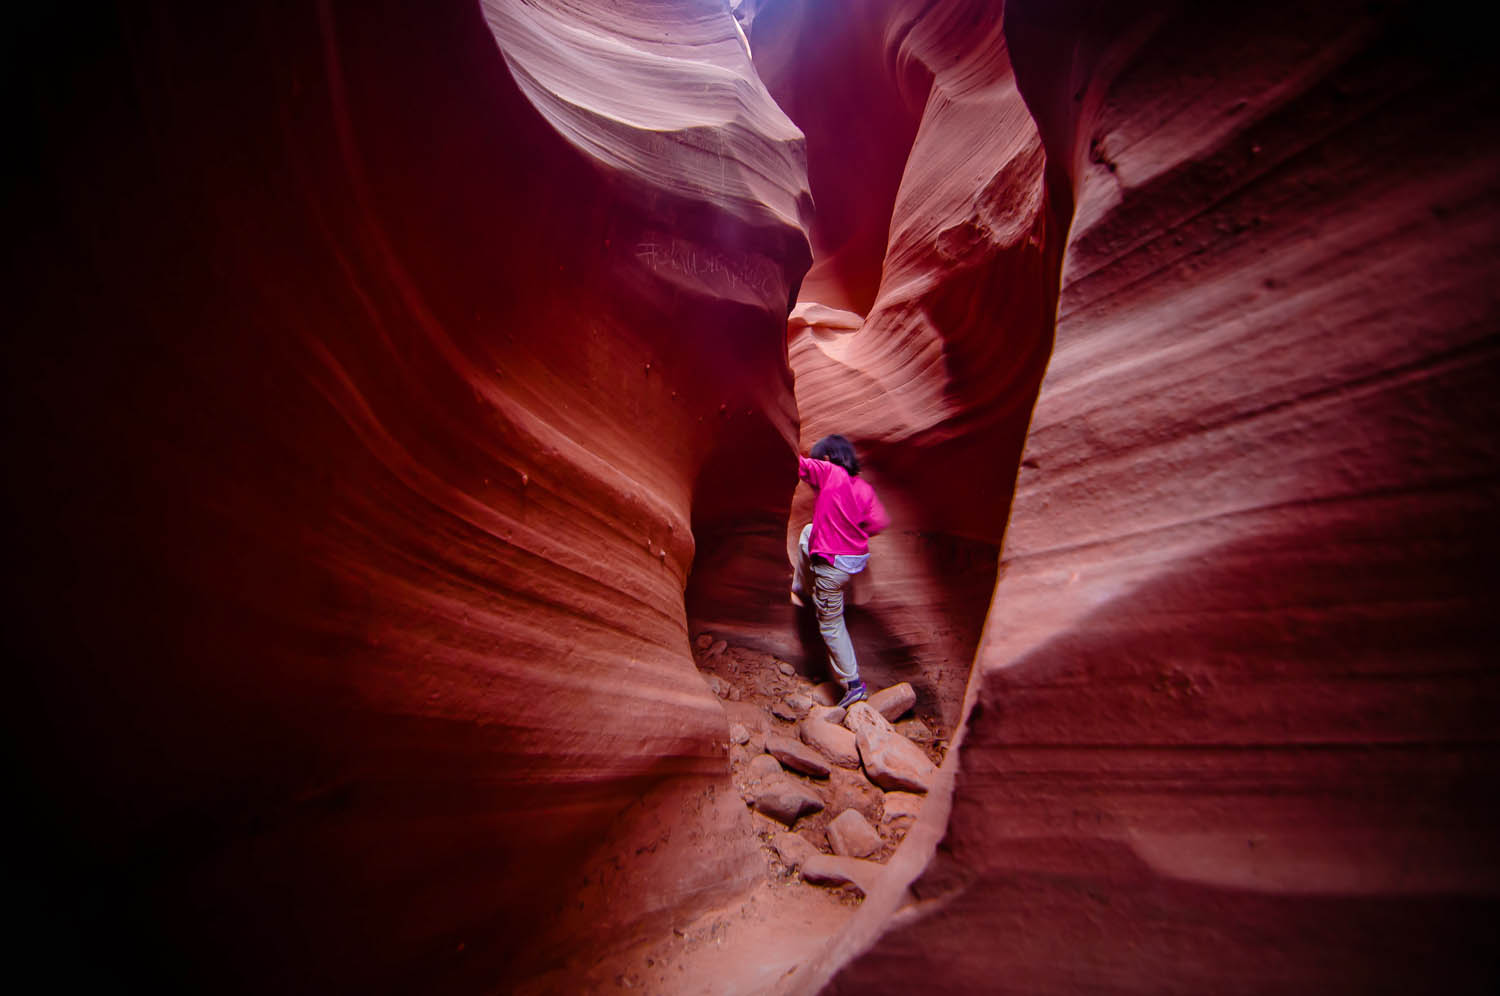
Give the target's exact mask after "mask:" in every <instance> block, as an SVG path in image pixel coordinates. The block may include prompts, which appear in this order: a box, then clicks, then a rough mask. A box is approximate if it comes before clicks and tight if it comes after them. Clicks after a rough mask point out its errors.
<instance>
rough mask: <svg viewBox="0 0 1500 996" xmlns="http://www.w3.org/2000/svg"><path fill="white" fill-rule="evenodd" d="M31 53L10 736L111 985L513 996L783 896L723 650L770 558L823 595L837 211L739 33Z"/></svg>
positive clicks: (713, 29) (180, 32) (415, 27)
mask: <svg viewBox="0 0 1500 996" xmlns="http://www.w3.org/2000/svg"><path fill="white" fill-rule="evenodd" d="M20 31H21V33H20V36H19V37H20V38H21V40H22V41H23V43H24V44H25V45H26V46H28V47H30V49H31V51H32V52H33V53H34V54H35V55H36V59H35V61H34V64H33V65H31V66H28V67H21V68H22V69H23V76H22V78H21V82H20V84H19V85H18V86H17V87H16V88H14V89H15V92H16V93H18V94H19V96H20V98H21V100H22V101H23V103H24V105H25V107H24V113H23V115H22V122H23V136H24V140H23V141H21V142H20V143H19V147H20V148H21V149H23V150H24V151H23V153H22V155H23V156H24V157H25V158H23V159H22V160H21V169H22V171H23V175H24V178H25V183H24V184H23V189H24V194H25V195H26V201H27V203H25V204H24V205H22V207H23V214H22V217H21V225H20V228H19V230H18V231H17V232H16V233H15V234H14V235H13V239H12V242H13V245H15V246H18V247H21V252H20V253H18V256H19V258H18V259H17V260H16V261H15V265H14V266H13V267H11V268H9V269H10V270H11V272H13V273H14V274H15V275H16V276H18V277H19V278H20V280H19V283H20V286H19V287H18V290H17V295H16V296H15V297H14V298H13V300H15V301H17V302H18V303H19V315H14V314H13V317H12V333H13V334H12V335H10V336H8V337H7V344H6V349H7V356H6V381H7V385H6V398H7V407H8V418H7V424H8V426H9V432H8V436H9V437H10V438H9V442H8V451H9V453H10V455H11V461H10V472H9V473H8V475H7V480H8V487H7V491H8V500H9V509H10V515H8V516H7V523H8V533H7V537H8V542H7V549H8V550H10V551H11V558H10V565H9V566H10V569H11V572H12V575H13V591H12V592H11V600H12V616H13V618H14V620H15V623H14V625H12V626H11V627H8V630H9V631H8V633H7V646H8V647H9V648H10V653H8V654H7V656H8V657H9V659H10V660H12V661H14V662H17V663H18V664H20V665H21V670H20V679H21V680H20V682H19V684H18V685H17V686H16V687H15V688H13V689H12V695H11V696H10V700H11V702H12V710H13V711H14V712H20V713H22V715H19V716H16V717H14V722H13V723H11V724H9V728H10V730H11V733H12V737H11V739H12V741H13V742H12V744H11V746H12V748H13V749H14V750H15V752H16V753H17V754H18V759H19V761H20V763H21V764H22V765H23V767H24V769H25V770H26V772H27V773H28V776H29V777H28V779H27V783H26V785H25V790H26V792H27V795H26V800H25V801H26V803H27V807H26V812H28V813H30V814H32V815H33V816H34V817H35V819H34V821H33V823H31V824H28V826H27V829H28V830H29V831H31V832H32V833H33V835H34V837H35V840H36V842H37V846H38V847H41V848H42V851H41V858H42V859H41V860H38V861H37V862H36V867H37V868H38V869H45V870H46V873H47V874H48V875H49V876H50V879H49V881H47V882H46V884H45V886H41V885H38V888H37V890H36V895H37V896H38V897H39V898H38V899H37V900H36V902H38V903H40V904H41V906H40V910H39V912H37V914H36V916H35V918H34V920H35V922H36V924H37V927H38V930H37V933H38V935H39V936H40V937H43V938H45V939H46V940H47V941H48V943H49V944H56V945H62V946H64V947H68V946H71V945H74V944H77V945H78V946H79V947H80V948H81V949H83V950H82V951H81V953H74V952H71V951H64V952H59V955H60V957H59V959H58V962H57V963H58V964H60V965H61V966H62V969H61V970H62V971H64V972H69V971H76V972H86V971H87V970H88V969H89V968H90V967H92V966H101V967H103V968H105V969H107V970H108V971H109V972H110V975H111V978H112V979H115V980H117V981H120V982H123V983H127V984H133V983H137V982H139V983H142V984H147V985H150V986H151V987H153V988H159V987H167V988H170V987H172V986H175V985H181V986H183V987H185V988H189V989H192V990H194V991H205V990H206V991H218V990H223V989H225V988H230V989H234V988H245V989H248V990H253V991H274V990H281V989H288V990H296V991H307V990H309V989H311V990H330V991H348V990H363V991H370V990H372V989H373V990H384V989H401V990H420V991H433V990H438V991H442V990H469V989H475V988H484V989H486V990H489V989H494V988H496V987H500V988H506V987H507V986H508V984H509V982H512V981H514V980H517V979H521V978H526V977H529V976H534V975H535V974H536V973H538V972H541V971H543V970H547V969H549V968H550V967H552V966H554V965H556V964H557V963H558V962H560V961H561V960H562V959H564V958H565V957H567V956H572V955H575V954H580V953H581V954H582V955H583V956H584V957H588V958H595V957H597V956H598V954H599V952H601V951H603V950H607V949H608V948H609V947H610V946H611V945H615V944H619V943H622V942H623V941H625V940H628V939H629V938H631V937H633V936H636V935H638V934H639V933H641V932H642V931H646V930H652V931H662V930H665V929H666V927H667V925H668V924H669V923H670V918H671V917H674V916H683V915H691V913H692V912H693V911H694V910H695V909H699V908H701V907H702V906H704V905H705V904H707V903H710V902H712V901H715V900H718V899H722V898H724V897H725V896H727V895H731V894H733V892H734V890H735V889H736V888H738V887H739V886H740V885H742V884H743V883H744V882H745V881H747V880H748V879H749V878H750V877H751V876H752V875H756V874H759V873H760V871H761V865H760V864H759V862H760V860H761V859H760V857H759V855H758V852H757V851H756V850H755V847H754V842H753V838H751V836H750V834H749V822H748V818H747V816H746V814H745V811H744V807H743V805H742V803H741V802H740V801H739V799H738V796H737V795H736V794H735V793H734V792H733V791H732V790H731V789H730V787H729V784H728V779H727V765H726V762H725V754H724V749H725V747H724V743H723V738H724V726H725V721H724V714H723V711H722V709H721V707H720V705H719V703H718V702H717V700H716V699H715V698H714V697H713V696H712V695H710V694H709V692H708V691H707V689H706V687H705V686H704V684H703V683H702V681H701V680H700V679H699V677H698V675H697V674H696V672H695V669H694V667H693V663H692V660H691V657H690V654H689V642H688V638H687V624H686V615H685V612H684V608H683V604H684V591H685V588H686V587H687V579H688V576H689V571H690V569H691V567H692V565H693V563H694V560H695V557H696V558H697V559H699V560H700V561H702V560H704V559H707V560H708V561H709V562H711V563H724V562H725V561H726V560H728V559H729V558H728V557H727V556H725V555H722V554H720V553H718V552H716V547H717V545H718V544H720V543H721V542H722V541H723V537H724V536H725V535H726V534H728V533H729V532H731V531H738V532H739V533H744V534H748V535H750V536H752V537H756V538H758V543H759V548H760V550H761V551H762V554H761V560H762V562H766V563H769V562H770V561H771V560H778V561H779V560H780V559H781V557H782V550H781V544H782V534H783V532H784V529H785V522H786V515H787V503H788V501H789V498H790V495H791V492H792V485H793V480H794V473H795V470H794V467H795V465H794V461H793V456H792V451H793V446H794V443H795V438H796V425H797V420H796V415H795V409H794V405H793V401H792V392H791V376H790V371H789V370H788V367H787V363H786V353H785V345H784V339H783V331H784V322H785V317H786V312H787V308H788V302H789V301H790V300H791V299H792V298H793V297H794V296H795V294H796V289H797V286H798V283H799V281H800V279H801V275H802V273H803V272H804V271H805V269H806V267H807V265H808V262H809V251H808V246H807V237H806V234H805V224H806V218H805V215H806V212H807V210H808V207H809V203H808V191H807V183H806V172H805V169H806V167H805V163H804V151H803V147H802V140H801V136H800V134H799V133H798V131H797V130H796V128H795V127H794V126H793V125H792V124H791V122H790V121H788V120H787V119H786V117H785V116H784V115H783V114H782V113H781V112H780V111H779V110H778V109H777V107H776V105H775V104H774V103H773V102H772V101H771V99H770V98H769V96H768V95H767V94H766V92H765V90H764V88H763V87H762V86H760V85H759V84H758V83H757V82H756V79H755V74H754V71H753V69H752V68H751V65H750V62H749V54H748V51H747V49H746V48H745V44H744V41H743V38H742V37H741V33H740V31H739V29H738V28H737V27H736V25H735V23H734V21H733V20H732V18H731V17H730V16H729V14H728V13H727V11H724V10H721V9H718V8H717V7H715V6H714V5H706V4H700V3H687V2H684V3H660V2H656V3H649V4H647V3H640V4H629V3H626V4H611V5H608V8H607V9H605V7H604V6H603V5H599V7H598V9H597V10H592V11H591V10H590V9H589V8H588V7H587V6H586V5H582V6H581V5H577V4H570V3H565V2H562V0H559V2H556V3H527V4H521V3H512V2H500V0H496V2H491V3H486V4H484V5H483V8H482V9H481V8H480V7H479V6H476V5H472V4H470V3H463V2H457V3H454V2H441V3H437V4H433V3H399V2H398V3H396V4H386V5H381V6H380V7H379V8H370V7H368V6H367V5H359V4H347V3H336V2H334V3H322V4H317V5H306V4H280V3H272V4H239V5H223V4H213V5H208V6H204V5H201V4H158V5H155V6H153V7H152V8H151V10H149V11H147V12H142V13H139V14H137V13H134V12H124V11H115V12H113V13H110V14H108V15H107V16H102V17H100V18H98V19H96V20H93V21H89V22H87V27H79V26H77V25H74V24H72V23H71V22H70V23H68V24H64V23H63V21H62V19H61V18H57V19H55V20H54V19H51V18H50V16H49V15H27V17H26V19H25V20H24V21H23V23H22V25H21V29H20ZM752 546H753V544H752ZM736 549H740V547H737V548H736ZM737 555H738V556H748V557H750V559H751V561H752V563H753V562H754V555H755V551H754V549H751V550H750V551H749V553H747V554H737ZM728 566H729V567H733V564H730V565H728ZM776 574H777V576H778V579H779V575H780V568H779V567H777V569H776ZM704 577H710V578H711V575H710V574H709V573H708V572H704ZM627 862H628V863H627ZM29 895H30V894H29V893H28V896H29ZM584 934H587V936H588V943H587V944H586V945H583V946H582V947H580V946H579V943H578V940H577V938H578V937H579V936H582V935H584ZM41 950H43V951H45V950H50V949H49V948H42V949H41Z"/></svg>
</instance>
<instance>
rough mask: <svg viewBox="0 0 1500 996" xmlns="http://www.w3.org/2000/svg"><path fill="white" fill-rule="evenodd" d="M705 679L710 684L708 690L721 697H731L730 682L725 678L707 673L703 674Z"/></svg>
mask: <svg viewBox="0 0 1500 996" xmlns="http://www.w3.org/2000/svg"><path fill="white" fill-rule="evenodd" d="M703 680H704V681H705V682H706V683H707V684H708V690H709V691H711V692H713V693H714V694H715V695H717V696H718V697H719V698H721V699H727V698H729V693H730V691H731V686H730V684H729V682H727V681H725V680H724V679H723V678H721V677H719V676H718V675H716V674H705V675H704V676H703Z"/></svg>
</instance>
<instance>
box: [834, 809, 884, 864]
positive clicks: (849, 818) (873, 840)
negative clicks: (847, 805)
mask: <svg viewBox="0 0 1500 996" xmlns="http://www.w3.org/2000/svg"><path fill="white" fill-rule="evenodd" d="M825 832H826V833H827V834H828V843H829V844H831V845H832V846H833V853H835V854H842V855H845V856H846V857H851V858H867V857H869V856H870V855H872V854H874V853H875V852H876V851H878V850H880V843H881V841H880V834H878V833H876V832H875V828H874V827H872V826H870V822H869V821H868V820H866V819H865V818H864V817H863V816H862V815H860V812H859V810H857V809H846V810H844V811H843V812H842V813H840V814H838V815H837V816H835V817H834V818H833V821H832V822H830V823H829V824H828V829H827V830H826V831H825Z"/></svg>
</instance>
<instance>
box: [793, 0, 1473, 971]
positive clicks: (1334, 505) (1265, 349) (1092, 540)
mask: <svg viewBox="0 0 1500 996" xmlns="http://www.w3.org/2000/svg"><path fill="white" fill-rule="evenodd" d="M1006 18H1007V23H1006V29H1005V35H1006V40H1007V42H1008V43H1009V47H1010V51H1011V53H1012V56H1013V59H1014V61H1015V63H1016V75H1017V79H1018V82H1019V85H1020V88H1021V90H1022V92H1023V93H1024V94H1025V95H1026V98H1027V102H1028V105H1029V106H1030V107H1031V108H1032V109H1033V110H1034V112H1035V113H1036V116H1037V121H1038V130H1039V132H1040V134H1041V135H1042V137H1043V139H1044V141H1045V146H1046V149H1047V155H1048V161H1049V163H1050V164H1053V166H1055V169H1052V168H1051V167H1049V176H1051V177H1053V179H1054V186H1053V187H1052V190H1053V192H1054V193H1055V194H1056V195H1057V196H1058V197H1059V198H1061V197H1062V196H1063V195H1064V194H1066V193H1068V192H1069V191H1070V190H1071V196H1072V197H1074V198H1076V203H1077V216H1076V219H1075V221H1074V224H1073V230H1072V236H1071V239H1070V242H1069V247H1068V253H1067V259H1066V263H1065V267H1064V270H1063V285H1062V290H1061V298H1060V306H1059V317H1058V323H1057V347H1056V351H1055V353H1054V355H1053V357H1052V360H1051V364H1050V367H1049V369H1048V371H1047V377H1046V381H1045V382H1044V383H1043V385H1042V388H1041V393H1040V398H1039V400H1038V402H1037V406H1036V411H1035V415H1034V418H1033V420H1032V424H1031V430H1030V434H1029V436H1028V438H1027V443H1026V452H1025V460H1024V462H1023V464H1022V470H1021V473H1020V477H1019V481H1018V483H1017V486H1016V492H1015V499H1014V504H1013V509H1012V514H1011V519H1010V524H1009V529H1008V532H1007V535H1006V538H1005V547H1004V558H1003V561H1002V563H1001V568H1000V580H999V583H998V585H997V587H996V590H995V595H994V601H993V604H992V606H991V608H990V611H989V615H988V620H987V623H986V630H985V638H984V641H983V644H982V646H981V647H980V651H979V655H978V660H977V674H976V677H975V681H974V683H973V685H972V686H971V696H970V702H969V704H970V707H971V710H972V711H971V712H970V713H969V726H968V731H967V734H966V738H965V740H964V741H963V745H962V751H961V759H960V764H959V766H958V780H957V787H956V790H955V792H954V796H953V812H952V820H951V823H950V824H949V832H948V835H947V839H946V840H945V841H944V843H943V844H942V846H941V848H940V849H939V851H938V853H937V858H936V860H935V861H934V863H933V864H932V865H931V866H930V867H929V869H928V871H927V872H926V874H925V875H924V876H923V877H922V878H921V879H920V880H919V881H918V882H916V883H915V884H914V886H913V890H914V892H915V894H916V895H917V896H918V897H919V898H921V899H923V900H927V902H925V903H923V904H921V905H918V906H916V907H913V908H912V910H911V911H910V914H909V916H908V917H906V918H904V919H903V920H902V921H901V922H900V926H898V927H897V928H896V929H894V930H892V931H890V932H888V933H887V934H886V935H885V936H884V937H882V938H881V939H880V940H878V941H877V942H875V943H874V945H873V946H872V947H870V949H869V950H868V951H867V952H866V953H865V954H864V955H863V956H862V957H860V958H859V959H857V960H856V961H854V962H853V963H852V964H850V965H849V966H848V967H846V968H845V969H844V970H843V972H842V973H841V974H839V975H838V977H837V978H836V980H835V981H834V983H833V984H832V985H831V986H830V988H829V991H831V992H850V993H854V992H859V993H867V992H872V991H874V992H895V991H904V989H905V987H908V986H910V985H913V984H916V982H917V980H921V985H922V986H923V987H926V988H931V989H932V990H934V991H947V992H979V991H984V992H1024V993H1074V992H1080V991H1109V992H1138V993H1164V992H1174V993H1197V992H1208V991H1212V992H1245V993H1251V992H1266V991H1285V992H1387V991H1388V992H1405V991H1414V990H1415V991H1442V992H1483V991H1489V990H1490V989H1491V988H1492V987H1493V985H1494V983H1495V980H1496V978H1497V977H1500V973H1497V965H1496V962H1495V956H1494V951H1495V950H1496V949H1495V927H1494V924H1495V922H1496V919H1495V914H1496V912H1497V910H1496V906H1497V902H1496V897H1497V895H1500V863H1497V861H1496V859H1495V852H1494V849H1493V848H1492V847H1491V846H1490V845H1489V839H1490V837H1491V836H1492V834H1491V831H1490V828H1491V827H1492V826H1493V825H1494V821H1495V817H1496V806H1495V802H1494V799H1495V788H1496V781H1497V779H1496V774H1497V762H1500V752H1497V743H1496V738H1495V724H1494V719H1493V717H1494V715H1495V710H1496V706H1497V700H1500V679H1497V675H1496V671H1495V667H1494V654H1493V651H1492V648H1493V646H1494V645H1495V639H1496V624H1495V619H1496V608H1497V605H1496V597H1495V591H1496V588H1495V585H1494V583H1493V565H1494V563H1495V561H1496V555H1497V553H1500V543H1497V529H1496V527H1495V525H1494V509H1495V504H1496V491H1497V484H1500V481H1497V477H1496V467H1497V466H1500V461H1497V445H1496V443H1495V439H1496V429H1497V427H1500V425H1497V423H1500V418H1497V416H1500V409H1497V401H1496V398H1497V390H1496V389H1497V387H1500V384H1497V381H1500V365H1497V347H1496V338H1495V333H1496V324H1497V318H1500V309H1497V305H1496V298H1495V294H1494V290H1493V268H1494V263H1493V261H1494V259H1495V258H1496V249H1497V246H1496V231H1497V228H1496V217H1497V204H1496V187H1495V183H1494V178H1495V176H1496V175H1497V166H1500V163H1497V152H1500V146H1497V141H1496V136H1497V135H1500V130H1497V129H1496V127H1495V125H1496V108H1497V102H1496V96H1497V93H1496V82H1495V77H1494V74H1493V73H1492V72H1491V71H1490V70H1489V69H1488V68H1487V67H1486V66H1485V63H1484V61H1483V60H1484V59H1485V57H1484V56H1482V54H1481V53H1480V51H1479V46H1478V45H1477V44H1475V43H1473V42H1471V41H1470V40H1469V39H1468V38H1467V37H1466V36H1465V33H1464V32H1463V31H1461V30H1455V29H1454V25H1453V24H1452V23H1450V22H1447V21H1445V20H1443V19H1442V18H1435V17H1429V15H1428V13H1427V12H1426V11H1421V12H1419V11H1417V10H1416V9H1415V8H1413V7H1409V6H1406V5H1391V4H1382V5H1365V4H1342V5H1340V4H1335V5H1322V6H1321V7H1320V8H1319V9H1318V10H1317V11H1315V12H1314V11H1309V10H1308V9H1307V8H1306V7H1304V6H1302V5H1292V4H1278V5H1273V6H1272V7H1270V8H1265V7H1258V8H1256V9H1255V10H1253V11H1251V10H1249V9H1248V8H1247V9H1245V10H1244V11H1239V10H1234V11H1227V10H1220V9H1214V10H1209V9H1207V8H1201V9H1200V8H1196V7H1195V8H1188V7H1186V6H1182V7H1178V6H1176V5H1166V4H1162V5H1151V4H1146V5H1136V6H1135V7H1134V8H1132V9H1131V10H1129V11H1121V10H1111V11H1103V10H1096V9H1095V8H1094V6H1093V5H1087V4H1066V3H1065V4H1051V3H1048V4H1044V3H1039V2H1029V0H1013V2H1012V3H1010V4H1008V5H1007V14H1006ZM809 143H810V145H812V143H813V139H812V135H811V132H810V133H809ZM815 175H816V174H815ZM814 192H815V194H816V193H817V189H816V184H815V186H814ZM894 230H895V228H894V226H893V231H894ZM930 266H931V268H932V269H933V270H937V269H939V263H938V260H937V259H936V258H933V259H932V260H931V262H930ZM872 320H873V318H872ZM860 335H861V336H862V335H864V333H863V332H861V333H860ZM799 374H800V370H799ZM798 387H799V394H800V393H801V391H802V390H803V385H802V383H801V381H800V380H799V385H798ZM867 913H870V914H871V915H880V914H879V913H877V912H876V911H873V910H872V911H867Z"/></svg>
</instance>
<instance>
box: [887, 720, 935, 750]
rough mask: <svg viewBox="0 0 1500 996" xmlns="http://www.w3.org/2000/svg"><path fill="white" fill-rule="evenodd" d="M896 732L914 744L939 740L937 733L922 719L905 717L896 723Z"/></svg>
mask: <svg viewBox="0 0 1500 996" xmlns="http://www.w3.org/2000/svg"><path fill="white" fill-rule="evenodd" d="M896 732H897V733H899V734H901V735H902V736H903V737H905V738H906V739H908V740H910V741H911V742H912V743H914V744H930V743H935V742H936V741H937V734H936V733H933V732H932V730H931V729H929V728H928V726H927V724H926V723H924V722H922V721H921V720H920V719H904V720H902V721H901V722H899V723H897V724H896Z"/></svg>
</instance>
